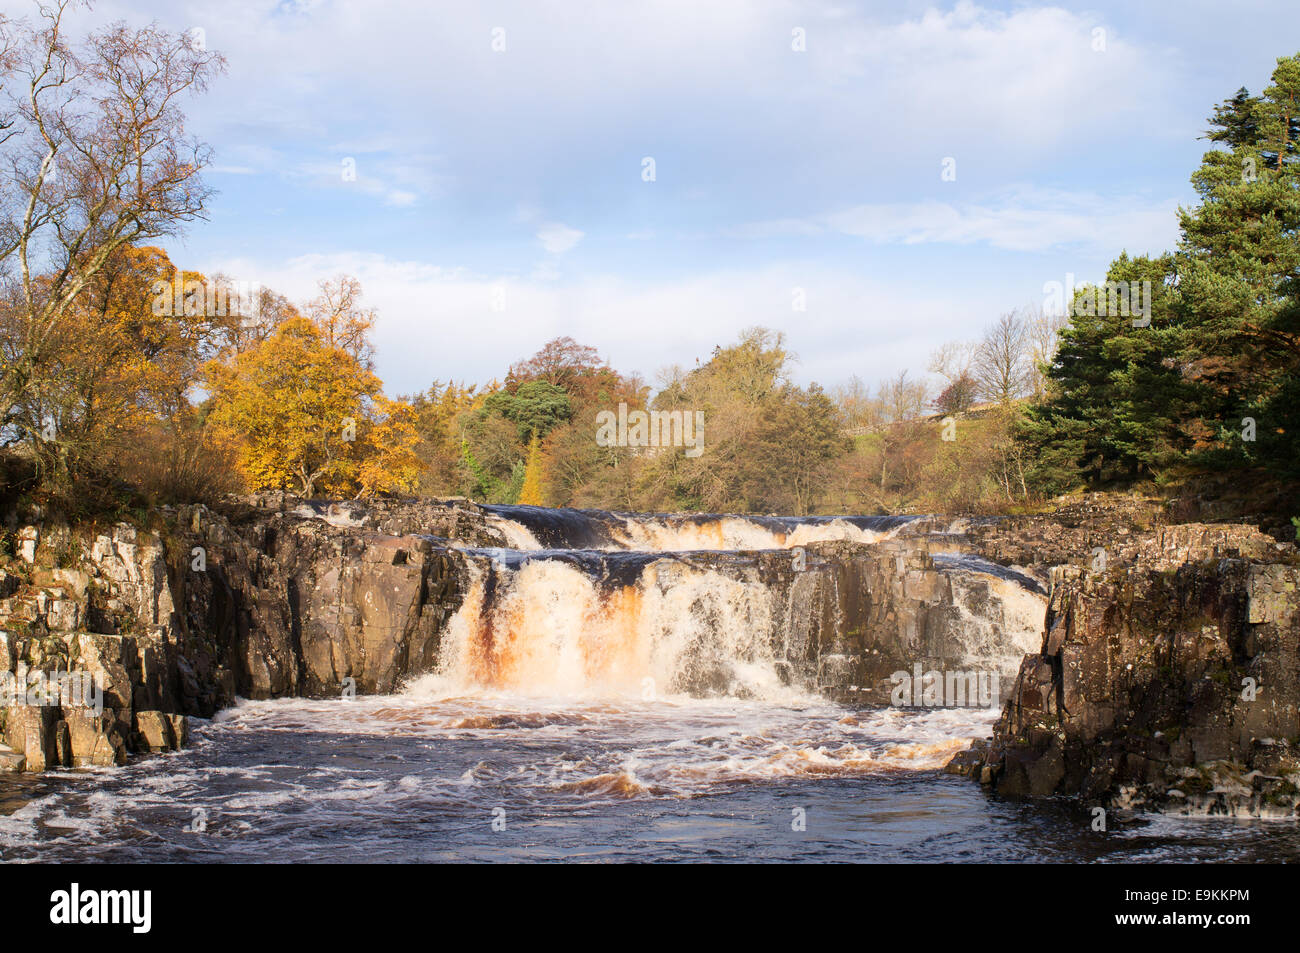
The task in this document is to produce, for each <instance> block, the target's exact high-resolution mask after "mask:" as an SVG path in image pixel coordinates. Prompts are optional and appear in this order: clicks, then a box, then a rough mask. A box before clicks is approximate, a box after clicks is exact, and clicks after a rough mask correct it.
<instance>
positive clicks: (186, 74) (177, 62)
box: [0, 0, 224, 428]
mask: <svg viewBox="0 0 1300 953" xmlns="http://www.w3.org/2000/svg"><path fill="white" fill-rule="evenodd" d="M69 7H70V3H69V0H60V2H57V3H55V4H52V5H49V6H42V7H41V9H40V16H39V18H38V20H37V23H36V25H34V26H30V25H28V24H27V23H24V22H14V21H9V20H7V19H2V18H0V78H2V80H3V90H2V92H0V97H2V98H0V273H9V274H12V273H13V272H12V271H11V269H15V270H16V271H17V273H18V274H17V288H16V289H15V290H17V291H18V295H17V297H16V299H15V297H14V296H12V295H11V296H9V298H8V300H7V302H6V307H7V308H8V309H9V311H10V313H9V314H8V316H7V320H6V328H5V333H6V336H7V340H6V342H5V344H6V347H5V348H4V353H3V358H4V360H3V364H2V365H0V428H3V427H9V426H12V425H13V424H14V422H15V416H16V414H15V408H16V407H17V406H18V405H19V404H20V403H21V402H22V401H23V400H24V399H25V398H26V397H27V396H28V394H29V392H30V391H31V388H32V387H33V386H34V385H33V377H34V375H35V374H36V373H37V369H38V367H39V365H40V363H41V360H42V357H43V355H44V352H45V350H46V349H47V348H48V347H50V346H51V343H52V341H53V340H54V339H55V337H56V336H57V333H58V332H59V329H60V327H61V326H62V325H63V323H64V322H65V320H66V318H67V315H68V313H69V309H70V308H71V307H72V304H73V302H74V301H75V300H76V299H77V298H78V296H79V295H81V294H82V293H83V292H84V291H85V290H86V289H87V288H88V286H89V284H90V282H91V281H92V280H93V279H94V278H95V276H96V275H98V274H99V273H100V272H101V271H102V270H103V269H104V268H105V266H106V264H107V263H108V262H109V260H110V259H111V258H112V256H113V254H114V252H115V251H117V250H118V249H120V248H122V247H124V246H127V245H132V244H135V243H137V242H140V241H143V240H148V239H152V238H157V237H159V236H162V235H168V234H174V233H175V232H177V231H178V230H179V229H180V228H182V227H183V226H184V225H185V224H186V223H188V222H191V221H193V220H195V219H197V218H201V217H203V214H204V208H205V204H206V202H207V200H208V198H209V197H210V195H211V192H210V190H209V189H208V188H207V187H206V186H204V184H203V182H202V180H201V178H200V175H199V173H200V172H201V170H202V168H203V167H204V166H205V165H206V164H207V162H208V159H209V150H208V148H207V147H206V146H205V145H203V144H202V143H200V142H198V141H197V140H196V139H194V138H193V137H192V136H190V135H188V134H187V133H186V130H185V116H184V113H183V111H182V109H181V103H182V100H183V99H184V98H185V97H186V96H187V95H189V94H191V93H200V92H202V91H204V90H205V89H206V88H207V86H208V84H209V83H210V82H211V80H212V79H213V77H215V76H216V75H217V74H218V73H219V72H220V71H221V70H222V69H223V68H224V61H223V60H222V58H221V57H220V56H219V55H217V54H215V53H209V52H207V51H205V50H201V49H195V48H194V47H193V46H192V45H191V43H190V41H189V38H188V37H187V36H185V35H183V34H171V33H168V32H166V31H164V30H162V29H161V28H159V27H157V26H156V25H150V26H147V27H144V28H142V29H136V28H132V27H128V26H127V25H125V24H122V23H117V24H113V25H111V26H109V27H107V28H105V29H103V30H100V31H98V32H96V33H93V34H91V35H89V36H88V37H86V38H85V39H84V40H82V41H80V42H75V43H74V42H72V41H71V40H70V39H69V38H68V37H67V35H66V31H65V29H64V22H63V21H64V14H65V13H66V11H67V10H68V9H69Z"/></svg>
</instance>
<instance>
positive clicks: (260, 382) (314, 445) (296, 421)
mask: <svg viewBox="0 0 1300 953" xmlns="http://www.w3.org/2000/svg"><path fill="white" fill-rule="evenodd" d="M208 381H209V385H210V387H211V389H212V392H213V398H214V407H213V411H212V414H213V418H214V420H215V421H216V422H217V423H218V424H220V425H222V426H224V427H226V428H228V429H229V430H231V431H233V432H234V433H235V434H237V435H238V436H239V437H240V439H241V440H242V449H241V453H240V465H241V468H242V469H243V471H244V474H245V476H246V478H247V480H248V483H249V486H250V487H252V488H253V489H281V490H288V489H297V490H298V491H299V492H301V493H302V495H304V496H312V495H313V494H315V493H316V491H317V490H324V491H326V492H331V491H335V492H337V491H340V490H341V491H344V492H346V491H347V490H349V489H350V488H351V487H352V486H353V485H354V483H355V481H356V479H357V453H356V448H355V447H354V446H353V445H354V444H355V442H356V441H357V437H358V430H359V428H360V426H361V421H362V419H363V418H364V417H365V415H366V412H367V410H368V406H369V402H370V401H371V400H372V399H373V398H375V396H376V395H377V394H378V393H379V379H378V378H377V377H375V375H374V374H373V373H371V372H370V371H368V370H367V369H366V368H364V367H362V366H361V364H360V363H359V362H358V361H357V360H356V358H355V357H353V356H352V355H351V354H349V353H348V352H347V351H345V350H343V349H342V348H341V347H331V346H330V345H328V344H327V343H326V342H325V338H324V335H323V334H322V333H321V331H320V329H319V328H318V327H317V326H316V325H315V324H314V323H312V322H311V321H310V320H308V319H306V318H302V317H298V318H292V319H290V320H288V321H286V322H285V323H284V324H282V325H281V326H280V327H279V329H278V330H276V332H275V333H274V334H273V335H271V337H269V338H267V340H266V341H264V342H263V343H262V344H260V345H258V346H257V347H255V348H252V349H250V350H247V351H244V352H243V353H241V354H238V355H236V356H235V358H234V359H233V360H231V361H230V362H228V363H225V362H219V361H214V362H212V363H210V364H209V365H208ZM370 483H371V485H372V486H374V485H376V484H375V481H374V480H371V481H370Z"/></svg>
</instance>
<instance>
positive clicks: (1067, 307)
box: [1043, 272, 1151, 328]
mask: <svg viewBox="0 0 1300 953" xmlns="http://www.w3.org/2000/svg"><path fill="white" fill-rule="evenodd" d="M1043 295H1044V296H1045V297H1044V298H1043V311H1044V312H1046V313H1047V314H1052V315H1065V316H1066V317H1087V318H1121V317H1123V318H1128V317H1131V318H1132V319H1133V327H1135V328H1145V327H1149V326H1150V325H1151V282H1149V281H1103V282H1102V283H1101V284H1082V285H1077V286H1076V285H1075V283H1074V273H1073V272H1067V273H1066V275H1065V281H1064V282H1060V281H1048V282H1045V283H1044V284H1043Z"/></svg>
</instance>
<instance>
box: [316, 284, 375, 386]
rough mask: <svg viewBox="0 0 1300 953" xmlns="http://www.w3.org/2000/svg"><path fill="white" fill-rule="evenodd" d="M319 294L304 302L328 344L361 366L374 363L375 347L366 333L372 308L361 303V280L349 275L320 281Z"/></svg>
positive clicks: (369, 367) (367, 367)
mask: <svg viewBox="0 0 1300 953" xmlns="http://www.w3.org/2000/svg"><path fill="white" fill-rule="evenodd" d="M318 287H319V288H320V294H319V295H318V296H317V297H316V298H313V299H312V300H311V301H310V302H309V303H308V304H307V313H308V315H310V316H311V319H312V320H313V321H314V322H316V326H317V327H318V328H320V329H321V332H322V333H323V334H324V335H325V341H326V343H327V344H329V346H330V347H338V348H342V349H343V350H345V351H347V352H348V353H349V354H351V355H352V356H353V357H355V358H356V359H357V361H358V362H359V363H360V364H361V366H362V367H364V368H366V369H367V370H370V369H372V368H373V366H374V349H373V348H372V347H371V345H370V339H369V337H368V334H369V332H370V328H371V326H372V325H373V324H374V323H375V309H374V308H363V307H362V306H361V282H359V281H357V279H355V278H353V277H352V276H351V275H338V276H337V277H335V278H331V279H326V280H324V281H321V282H320V284H319V285H318Z"/></svg>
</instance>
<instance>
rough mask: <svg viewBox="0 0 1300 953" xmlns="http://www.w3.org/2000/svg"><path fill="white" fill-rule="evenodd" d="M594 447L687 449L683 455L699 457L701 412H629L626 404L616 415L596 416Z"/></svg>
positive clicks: (604, 414) (702, 431)
mask: <svg viewBox="0 0 1300 953" xmlns="http://www.w3.org/2000/svg"><path fill="white" fill-rule="evenodd" d="M596 445H597V446H599V447H635V448H640V449H651V448H653V449H661V448H665V447H686V448H687V449H686V456H688V457H698V456H699V455H700V454H702V453H703V452H704V411H702V410H696V411H689V410H650V411H646V410H633V411H629V410H628V409H627V404H626V403H621V404H619V405H618V413H617V414H616V413H614V411H612V410H602V411H600V412H599V413H598V414H596Z"/></svg>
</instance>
